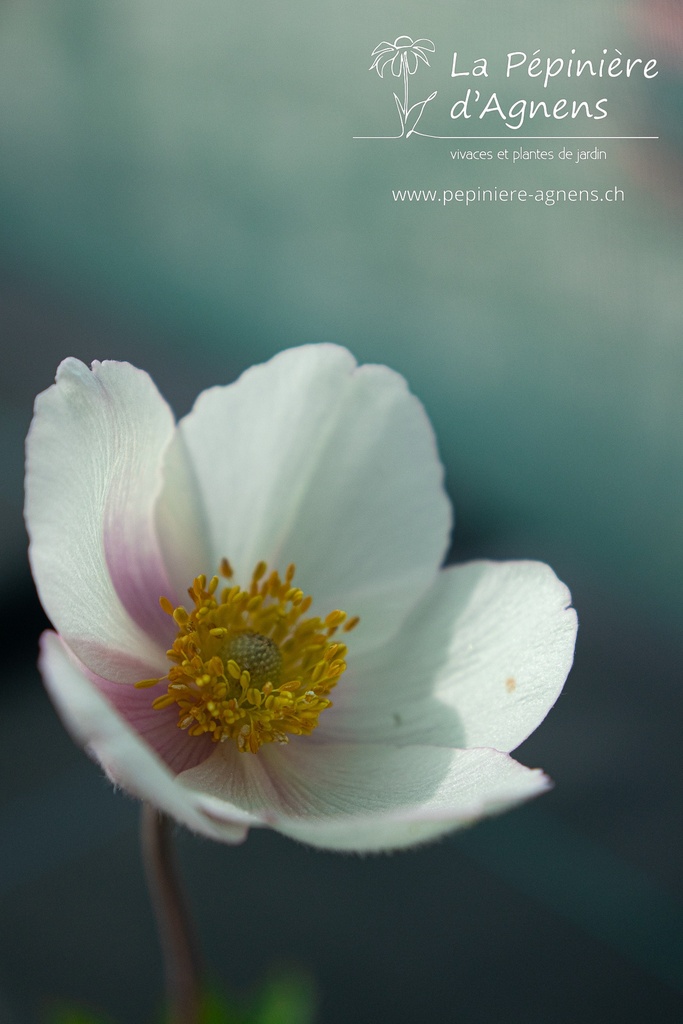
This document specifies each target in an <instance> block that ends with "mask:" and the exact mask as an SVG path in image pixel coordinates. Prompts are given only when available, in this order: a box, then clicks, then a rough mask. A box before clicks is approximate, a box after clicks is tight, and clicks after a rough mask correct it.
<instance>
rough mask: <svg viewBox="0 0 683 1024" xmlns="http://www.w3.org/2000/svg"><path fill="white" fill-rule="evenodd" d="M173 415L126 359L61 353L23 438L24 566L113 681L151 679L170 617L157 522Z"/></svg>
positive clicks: (74, 639)
mask: <svg viewBox="0 0 683 1024" xmlns="http://www.w3.org/2000/svg"><path fill="white" fill-rule="evenodd" d="M174 429H175V428H174V423H173V416H172V414H171V411H170V409H169V408H168V406H167V405H166V403H165V402H164V400H163V399H162V398H161V396H160V395H159V392H158V391H157V389H156V387H155V386H154V384H153V382H152V381H151V380H150V378H149V377H148V376H147V374H145V373H143V372H142V371H140V370H136V369H135V368H134V367H132V366H130V365H129V364H128V363H115V362H105V363H97V362H96V363H93V368H92V371H91V370H88V368H87V367H86V366H84V364H83V363H81V362H79V361H78V360H77V359H66V360H65V361H64V362H63V363H62V364H61V366H60V367H59V371H58V373H57V381H56V383H55V384H54V385H53V386H52V387H51V388H48V390H47V391H45V392H43V394H42V395H39V396H38V398H37V399H36V406H35V415H34V418H33V423H32V425H31V430H30V432H29V436H28V440H27V471H26V521H27V527H28V531H29V534H30V537H31V548H30V555H31V566H32V569H33V575H34V578H35V580H36V584H37V587H38V592H39V594H40V599H41V601H42V604H43V607H44V608H45V610H46V612H47V614H48V616H49V617H50V619H51V621H52V623H53V625H54V626H55V627H56V629H57V630H58V631H59V632H60V634H61V635H62V636H63V637H64V638H65V640H66V641H67V643H68V644H69V645H70V646H71V647H72V648H73V650H74V651H75V652H76V654H77V655H78V657H79V658H80V659H81V660H82V661H83V662H84V663H85V664H87V665H88V666H89V667H90V668H91V669H92V670H93V671H95V672H97V673H99V674H100V675H103V676H106V677H107V678H109V679H114V680H117V681H131V680H134V679H136V678H137V679H139V678H144V677H145V676H153V675H155V674H157V673H158V671H159V669H160V668H161V666H163V665H164V664H165V661H166V659H165V656H164V651H165V648H166V646H168V642H169V641H170V639H171V638H172V636H173V628H172V627H173V624H172V622H171V621H170V619H169V617H168V616H165V615H164V613H163V612H162V611H161V609H160V607H159V597H160V596H161V595H162V594H168V592H169V587H170V584H169V580H168V576H167V574H166V571H165V568H164V563H163V561H162V558H161V555H160V551H159V545H158V543H157V538H156V529H155V525H154V504H155V501H156V498H157V496H158V494H159V491H160V489H161V467H162V460H163V455H164V452H165V450H166V448H167V447H168V445H169V443H170V441H171V438H172V437H173V433H174Z"/></svg>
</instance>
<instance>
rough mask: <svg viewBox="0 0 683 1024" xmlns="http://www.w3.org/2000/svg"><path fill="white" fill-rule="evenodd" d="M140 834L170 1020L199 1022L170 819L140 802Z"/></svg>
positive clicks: (195, 972)
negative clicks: (157, 933)
mask: <svg viewBox="0 0 683 1024" xmlns="http://www.w3.org/2000/svg"><path fill="white" fill-rule="evenodd" d="M140 836H141V840H142V857H143V861H144V865H145V875H146V877H147V886H148V888H149V893H150V897H151V900H152V906H153V907H154V916H155V918H156V923H157V929H158V932H159V938H160V941H161V948H162V951H163V954H164V966H165V974H166V999H167V1003H168V1011H169V1018H168V1020H169V1024H199V1012H200V983H199V978H200V966H199V956H198V952H197V947H196V944H195V942H194V938H193V934H192V927H191V924H190V919H189V915H188V913H187V908H186V906H185V901H184V899H183V894H182V892H181V889H180V884H179V882H178V876H177V873H176V870H175V867H174V864H173V855H172V849H171V834H170V821H169V819H168V818H167V817H166V815H165V814H162V813H161V812H160V811H157V810H156V809H155V808H154V807H151V806H150V805H149V804H143V805H142V816H141V820H140Z"/></svg>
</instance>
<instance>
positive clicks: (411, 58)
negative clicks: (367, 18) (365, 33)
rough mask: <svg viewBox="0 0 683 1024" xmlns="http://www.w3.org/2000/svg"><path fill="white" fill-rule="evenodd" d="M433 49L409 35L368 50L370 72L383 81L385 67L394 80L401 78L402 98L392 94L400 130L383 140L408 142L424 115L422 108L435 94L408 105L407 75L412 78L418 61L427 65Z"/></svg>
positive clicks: (425, 42)
mask: <svg viewBox="0 0 683 1024" xmlns="http://www.w3.org/2000/svg"><path fill="white" fill-rule="evenodd" d="M435 50H436V47H435V46H434V43H433V42H432V41H431V39H415V40H413V39H411V38H410V36H399V37H398V38H397V39H395V40H394V41H393V43H387V42H382V43H379V44H378V45H377V46H376V47H375V49H374V50H373V51H372V56H373V57H374V58H375V59H374V61H373V62H372V64H371V65H370V68H369V70H370V71H376V72H377V74H378V75H379V77H380V78H384V72H385V71H386V70H387V68H389V69H390V70H391V74H392V75H393V77H394V78H399V79H400V78H402V79H403V98H402V99H401V97H400V96H399V95H398V93H396V92H395V93H394V99H395V100H396V107H397V109H398V116H399V118H400V120H401V131H400V133H399V134H398V135H389V136H386V138H394V139H404V138H405V139H408V138H410V136H411V135H412V134H413V132H414V131H415V129H416V128H417V124H418V121H419V120H420V118H421V117H422V115H423V114H424V109H425V107H426V106H427V104H428V103H430V102H431V100H433V99H434V97H435V96H436V91H435V92H433V93H432V94H431V96H428V97H427V99H426V100H418V101H417V102H416V103H413V104H412V105H411V103H410V100H409V98H408V92H409V86H410V76H411V75H414V74H415V73H416V71H417V69H418V68H419V67H420V62H422V63H423V64H426V65H427V67H429V66H430V64H429V58H428V56H427V54H428V53H434V52H435Z"/></svg>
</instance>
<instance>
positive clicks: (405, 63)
mask: <svg viewBox="0 0 683 1024" xmlns="http://www.w3.org/2000/svg"><path fill="white" fill-rule="evenodd" d="M401 56H402V58H403V110H404V112H405V117H404V119H403V121H404V124H405V122H406V121H407V120H408V59H407V57H406V55H405V53H404V54H402V55H401Z"/></svg>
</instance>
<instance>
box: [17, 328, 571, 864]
mask: <svg viewBox="0 0 683 1024" xmlns="http://www.w3.org/2000/svg"><path fill="white" fill-rule="evenodd" d="M27 449H28V456H27V498H26V518H27V524H28V530H29V534H30V538H31V545H30V557H31V565H32V569H33V574H34V577H35V580H36V584H37V587H38V591H39V594H40V598H41V601H42V603H43V606H44V608H45V610H46V612H47V614H48V616H49V618H50V619H51V621H52V624H53V626H54V628H55V631H56V632H47V633H46V634H44V636H43V638H42V643H41V658H40V664H41V669H42V673H43V678H44V680H45V684H46V687H47V689H48V692H49V693H50V696H51V697H52V700H53V701H54V703H55V705H56V707H57V709H58V711H59V713H60V714H61V716H62V718H63V720H64V722H65V724H66V725H67V727H68V728H69V730H70V731H71V732H72V734H73V736H74V737H75V739H76V740H77V741H78V742H79V743H81V744H82V745H83V746H84V747H85V748H86V749H87V750H88V751H89V752H90V754H91V755H92V756H93V757H94V758H95V759H97V760H98V761H99V762H100V764H101V765H102V767H103V768H104V770H105V772H106V774H107V775H108V776H109V778H110V779H111V780H112V781H113V782H114V783H115V784H116V785H117V786H120V787H122V788H123V789H124V790H127V791H128V792H129V793H131V794H133V795H134V796H136V797H139V798H141V799H143V800H145V801H147V802H148V803H150V804H151V805H153V806H154V807H156V808H158V809H159V810H160V811H162V812H165V813H166V814H167V815H170V816H172V817H174V818H176V819H177V820H178V821H180V822H182V823H184V824H185V825H186V826H188V827H189V828H190V829H193V830H195V831H197V832H200V833H203V834H204V835H207V836H210V837H212V838H214V839H218V840H223V841H225V842H227V843H236V842H240V841H241V840H242V839H244V837H245V836H246V834H247V832H248V830H249V828H250V827H259V826H267V827H271V828H273V829H276V830H277V831H278V832H281V833H283V834H284V835H287V836H291V837H293V838H295V839H298V840H301V841H303V842H306V843H309V844H311V845H313V846H318V847H323V848H327V849H337V850H358V851H362V850H385V849H391V848H397V847H405V846H410V845H413V844H416V843H419V842H421V841H425V840H428V839H431V838H433V837H435V836H438V835H440V834H443V833H446V832H449V831H450V830H452V829H455V828H457V827H458V826H461V825H464V824H468V823H470V822H473V821H475V820H476V819H477V818H480V817H481V816H483V815H487V814H492V813H495V812H498V811H501V810H503V809H505V808H507V807H510V806H512V805H514V804H517V803H519V802H520V801H523V800H526V799H527V798H529V797H531V796H534V795H535V794H537V793H540V792H542V791H543V790H545V789H546V788H547V786H548V780H547V779H546V777H545V776H544V775H543V773H542V772H541V771H540V770H538V769H535V770H531V769H528V768H525V767H523V766H522V765H521V764H519V763H518V762H516V761H515V760H513V759H512V758H511V757H510V756H509V752H510V751H511V750H513V749H514V748H515V747H516V746H517V745H518V744H519V743H521V742H522V740H524V739H525V738H526V736H528V735H529V733H530V732H532V731H533V730H534V729H535V728H536V726H537V725H538V724H539V723H540V722H541V720H542V719H543V718H544V717H545V715H546V713H547V711H548V709H549V708H550V707H551V705H552V704H553V703H554V701H555V700H556V698H557V696H558V694H559V692H560V690H561V688H562V685H563V682H564V679H565V677H566V675H567V672H568V670H569V667H570V664H571V661H572V654H573V648H574V638H575V629H576V619H575V615H574V612H573V611H572V610H571V609H570V608H569V600H570V599H569V593H568V591H567V589H566V588H565V587H564V586H563V584H561V583H560V582H559V581H558V580H557V578H556V577H555V575H554V574H553V572H552V571H551V570H550V569H549V568H548V567H547V566H545V565H542V564H539V563H535V562H508V563H500V564H498V563H494V562H484V561H482V562H474V563H470V564H467V565H462V566H457V567H450V568H446V569H442V570H440V568H439V567H440V564H441V562H442V559H443V557H444V553H445V551H446V550H447V547H448V538H449V530H450V524H451V512H450V506H449V502H448V500H447V497H446V494H445V492H444V489H443V482H442V480H443V472H442V467H441V465H440V462H439V459H438V455H437V451H436V445H435V441H434V436H433V433H432V429H431V426H430V424H429V421H428V419H427V417H426V415H425V412H424V409H423V408H422V406H421V405H420V403H419V401H418V400H417V399H416V398H415V397H414V396H413V395H411V394H410V392H409V391H408V388H407V386H406V384H405V381H404V380H403V379H402V378H401V377H400V376H399V375H398V374H396V373H394V372H392V371H391V370H389V369H387V368H386V367H383V366H362V367H358V366H357V365H356V363H355V361H354V359H353V357H352V356H351V355H350V354H349V353H348V352H347V351H346V350H345V349H342V348H338V347H336V346H332V345H313V346H307V347H303V348H298V349H292V350H289V351H286V352H282V353H280V354H279V355H278V356H276V357H275V358H274V359H272V360H271V361H270V362H268V363H266V364H264V365H261V366H255V367H253V368H252V369H250V370H248V371H247V372H246V373H244V374H243V375H242V376H241V377H240V378H239V380H238V381H237V382H236V383H233V384H230V385H229V386H227V387H214V388H211V389H209V390H208V391H205V392H204V393H203V394H201V395H200V396H199V398H198V399H197V401H196V403H195V406H194V408H193V409H192V411H191V412H190V413H189V415H187V416H186V417H184V418H183V419H182V420H180V422H179V423H177V424H176V423H175V421H174V417H173V415H172V413H171V410H170V409H169V407H168V405H167V404H166V402H165V401H164V399H163V398H162V397H161V395H160V394H159V392H158V391H157V389H156V387H155V385H154V383H153V382H152V380H151V379H150V377H149V376H148V375H147V374H146V373H144V372H142V371H141V370H138V369H136V368H134V367H133V366H131V365H129V364H128V363H120V362H108V361H107V362H102V363H99V362H95V363H93V364H92V367H91V368H90V369H88V368H87V367H86V366H85V365H84V364H83V363H81V362H79V361H78V360H76V359H66V360H65V361H64V362H63V363H62V364H61V366H60V367H59V370H58V373H57V379H56V383H55V384H54V385H53V386H52V387H50V388H48V390H47V391H45V392H44V393H43V394H42V395H40V396H39V397H38V399H37V401H36V408H35V415H34V419H33V423H32V426H31V430H30V433H29V437H28V442H27ZM295 567H296V568H295ZM183 595H185V596H183ZM188 595H189V596H188Z"/></svg>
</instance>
